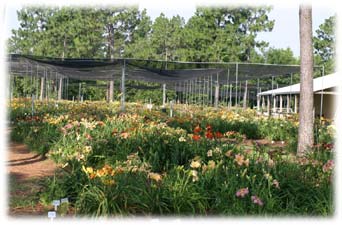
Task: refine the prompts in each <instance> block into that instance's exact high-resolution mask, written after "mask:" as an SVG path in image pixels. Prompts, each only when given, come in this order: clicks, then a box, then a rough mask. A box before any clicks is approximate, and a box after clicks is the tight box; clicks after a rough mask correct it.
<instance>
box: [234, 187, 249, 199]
mask: <svg viewBox="0 0 342 225" xmlns="http://www.w3.org/2000/svg"><path fill="white" fill-rule="evenodd" d="M248 193H249V190H248V187H247V188H241V189H240V190H238V191H237V192H236V194H235V195H236V197H241V198H243V197H245V195H248Z"/></svg>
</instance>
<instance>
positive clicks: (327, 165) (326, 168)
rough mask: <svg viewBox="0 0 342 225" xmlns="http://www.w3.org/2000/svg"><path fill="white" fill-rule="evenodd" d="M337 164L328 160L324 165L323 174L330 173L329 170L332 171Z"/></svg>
mask: <svg viewBox="0 0 342 225" xmlns="http://www.w3.org/2000/svg"><path fill="white" fill-rule="evenodd" d="M334 165H335V163H334V161H333V160H328V161H327V162H326V163H325V164H324V165H323V172H328V171H329V170H332V169H333V167H334Z"/></svg>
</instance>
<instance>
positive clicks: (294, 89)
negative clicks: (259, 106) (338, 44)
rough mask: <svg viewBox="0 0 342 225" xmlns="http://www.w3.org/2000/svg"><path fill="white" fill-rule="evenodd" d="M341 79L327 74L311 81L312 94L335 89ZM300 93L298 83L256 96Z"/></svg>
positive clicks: (336, 74)
mask: <svg viewBox="0 0 342 225" xmlns="http://www.w3.org/2000/svg"><path fill="white" fill-rule="evenodd" d="M341 78H342V77H341V76H340V75H339V74H338V73H333V74H329V75H326V76H323V77H318V78H315V79H314V80H313V89H314V92H319V91H322V90H326V89H328V88H332V87H337V86H338V85H339V84H341V80H342V79H341ZM299 92H300V83H298V84H294V85H290V86H286V87H282V88H278V89H273V90H269V91H264V92H260V93H259V94H258V95H285V94H298V93H299Z"/></svg>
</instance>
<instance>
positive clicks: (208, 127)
mask: <svg viewBox="0 0 342 225" xmlns="http://www.w3.org/2000/svg"><path fill="white" fill-rule="evenodd" d="M206 130H207V131H208V132H211V131H212V130H213V128H212V127H211V126H210V125H209V124H208V125H207V127H206Z"/></svg>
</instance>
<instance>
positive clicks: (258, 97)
mask: <svg viewBox="0 0 342 225" xmlns="http://www.w3.org/2000/svg"><path fill="white" fill-rule="evenodd" d="M257 111H258V112H259V111H260V95H257Z"/></svg>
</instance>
